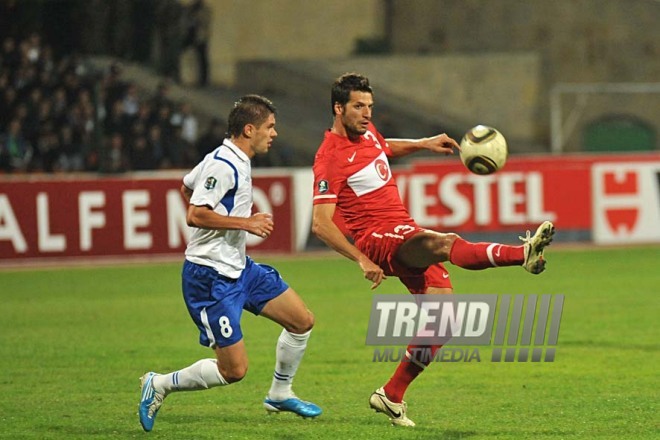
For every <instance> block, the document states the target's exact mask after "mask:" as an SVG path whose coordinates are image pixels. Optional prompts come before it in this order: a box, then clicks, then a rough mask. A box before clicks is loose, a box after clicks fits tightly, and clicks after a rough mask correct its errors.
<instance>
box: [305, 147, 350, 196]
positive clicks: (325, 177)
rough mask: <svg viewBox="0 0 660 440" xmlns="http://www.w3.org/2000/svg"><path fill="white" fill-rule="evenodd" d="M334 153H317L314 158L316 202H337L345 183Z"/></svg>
mask: <svg viewBox="0 0 660 440" xmlns="http://www.w3.org/2000/svg"><path fill="white" fill-rule="evenodd" d="M335 162H336V161H335V160H334V158H333V156H332V155H327V154H323V155H317V156H316V159H315V160H314V167H313V170H314V204H315V205H317V204H322V203H337V196H338V194H339V192H340V191H341V189H342V187H343V185H344V184H345V179H343V178H342V173H341V170H340V169H339V167H338V164H337V163H335Z"/></svg>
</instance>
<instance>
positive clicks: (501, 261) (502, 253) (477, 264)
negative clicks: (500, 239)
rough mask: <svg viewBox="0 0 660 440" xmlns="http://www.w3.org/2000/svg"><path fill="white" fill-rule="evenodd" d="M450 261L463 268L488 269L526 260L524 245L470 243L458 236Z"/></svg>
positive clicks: (514, 264) (518, 263)
mask: <svg viewBox="0 0 660 440" xmlns="http://www.w3.org/2000/svg"><path fill="white" fill-rule="evenodd" d="M449 261H450V262H451V263H452V264H455V265H456V266H458V267H462V268H463V269H472V270H479V269H487V268H489V267H495V266H520V265H521V264H523V262H524V261H525V250H524V247H523V246H508V245H504V244H499V243H470V242H469V241H465V240H463V239H462V238H457V239H456V241H454V245H453V246H452V248H451V251H450V253H449Z"/></svg>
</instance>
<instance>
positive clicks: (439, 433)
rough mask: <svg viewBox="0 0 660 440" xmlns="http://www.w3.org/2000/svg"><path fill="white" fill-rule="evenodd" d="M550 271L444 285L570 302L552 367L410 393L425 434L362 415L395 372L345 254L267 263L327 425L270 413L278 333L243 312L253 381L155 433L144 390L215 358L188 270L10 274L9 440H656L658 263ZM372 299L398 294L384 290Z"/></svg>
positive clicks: (654, 257) (472, 368)
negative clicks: (288, 308)
mask: <svg viewBox="0 0 660 440" xmlns="http://www.w3.org/2000/svg"><path fill="white" fill-rule="evenodd" d="M547 257H548V260H549V262H548V270H547V271H546V272H545V273H544V274H542V275H540V276H532V275H529V274H527V273H525V272H524V271H523V270H522V269H520V268H504V269H496V270H486V271H480V272H473V271H466V270H462V269H458V268H453V267H450V270H451V273H452V279H453V282H454V286H455V289H456V292H457V293H459V294H460V293H508V294H532V293H536V294H556V293H562V294H565V295H566V299H565V306H564V312H563V317H562V323H561V330H560V334H559V344H558V347H557V355H556V360H555V362H554V363H531V362H528V363H491V362H490V360H489V359H485V360H483V361H482V362H480V363H478V362H472V363H436V364H433V365H431V366H430V367H429V369H427V371H426V372H425V373H424V374H423V376H421V377H420V378H419V379H418V380H417V381H416V382H415V383H414V384H413V385H412V386H411V388H410V389H409V390H408V393H407V395H406V400H407V401H408V404H409V415H410V417H411V418H412V419H413V420H414V421H415V422H416V423H417V427H416V428H413V429H407V430H406V429H400V428H399V429H397V428H394V427H391V426H389V424H388V422H387V419H386V418H385V417H384V416H383V415H382V414H375V413H374V412H373V411H371V410H370V409H369V408H368V403H367V400H368V397H369V395H370V393H371V392H372V391H373V390H374V389H375V388H377V387H379V386H381V385H382V384H383V383H384V382H385V381H386V380H387V379H388V378H389V376H390V374H391V373H392V371H393V370H394V367H395V365H396V364H393V363H387V362H383V363H373V362H372V355H373V347H368V346H366V345H365V336H366V326H367V322H368V316H369V310H370V304H371V295H372V291H370V290H369V283H368V282H366V281H365V280H363V279H362V277H361V274H360V272H359V270H358V268H357V266H356V265H355V264H353V263H351V262H349V261H347V260H344V259H341V258H340V257H334V256H327V255H326V256H324V257H323V258H307V259H283V260H281V261H280V260H275V259H272V258H269V259H258V260H260V261H264V262H268V263H270V264H273V265H275V266H276V267H277V268H278V269H279V270H280V272H281V273H282V275H283V276H284V278H285V279H286V280H287V281H288V282H289V283H290V284H291V286H292V287H294V288H295V289H296V290H297V291H298V292H299V293H300V294H301V295H302V296H303V298H304V299H305V301H306V302H307V304H308V306H309V307H310V308H311V309H312V311H314V313H315V315H316V326H315V329H314V332H313V334H312V338H311V340H310V343H309V346H308V350H307V353H306V355H305V359H304V360H303V364H302V366H301V368H300V370H299V372H298V375H297V377H296V381H295V388H294V389H295V390H296V392H297V393H298V395H299V396H300V397H302V398H304V399H309V400H313V401H314V402H316V403H318V404H319V405H320V406H321V407H322V408H323V409H324V414H323V415H322V416H321V417H319V418H318V419H315V420H304V419H301V418H298V417H296V416H294V415H292V414H280V415H273V416H268V415H267V414H266V413H265V411H264V410H263V409H262V406H261V402H262V399H263V397H264V396H265V393H266V392H267V390H268V387H269V385H270V381H271V375H272V369H273V365H274V351H275V348H274V347H275V341H276V339H277V337H278V335H279V327H278V326H277V325H275V324H274V323H272V322H270V321H268V320H266V319H263V318H257V317H254V316H252V315H251V314H249V313H246V314H245V315H244V319H243V327H244V333H245V335H246V336H245V341H246V344H247V348H248V351H249V357H250V370H249V372H248V375H247V376H246V378H245V379H244V380H243V381H242V382H240V383H238V384H235V385H232V386H229V387H224V388H215V389H212V390H207V391H202V392H192V393H177V394H174V395H171V396H170V397H168V399H167V400H166V401H165V404H164V405H163V407H162V409H161V411H160V413H159V415H158V419H157V421H156V425H155V427H154V431H152V432H151V433H148V434H147V433H144V432H142V429H141V428H140V425H139V422H138V419H137V401H138V398H139V390H138V383H139V382H138V377H139V376H140V375H141V374H143V373H144V372H145V371H148V370H156V371H171V370H173V369H178V368H181V367H184V366H187V365H189V364H191V363H192V362H194V361H196V360H198V359H200V358H202V357H209V356H210V355H211V352H210V351H209V350H208V349H205V348H203V347H201V346H199V344H198V343H197V337H198V335H197V330H196V328H195V327H194V325H193V324H192V322H191V321H190V319H189V317H188V315H187V312H186V310H185V307H184V305H183V301H182V299H181V294H180V278H179V273H180V264H179V263H176V264H174V263H162V264H149V265H146V264H140V265H130V266H128V265H125V266H114V267H108V266H106V267H89V268H66V269H64V268H58V269H41V270H33V271H27V270H18V271H16V270H14V271H12V270H4V271H0V310H1V313H0V371H1V374H0V392H1V394H0V438H6V439H75V438H85V439H86V438H99V439H104V438H115V439H128V438H151V439H192V438H195V439H206V438H208V439H211V438H214V439H230V438H232V439H250V438H264V439H316V438H327V439H395V438H396V439H398V438H402V439H408V438H410V439H412V438H423V439H501V438H510V439H539V438H544V439H545V438H549V439H573V438H576V439H577V438H581V439H593V438H599V439H601V438H608V439H624V438H629V439H644V438H648V439H650V438H659V437H660V422H659V418H658V414H659V408H658V396H659V395H660V394H659V391H658V390H659V389H660V380H659V378H660V375H659V372H660V367H659V365H660V343H659V342H658V339H659V337H660V332H659V331H658V328H659V326H658V317H659V316H660V307H659V304H660V298H659V296H658V295H659V294H660V291H659V290H660V288H659V287H658V286H659V285H660V276H659V275H658V273H659V269H658V263H660V258H659V257H660V248H658V247H638V248H626V249H623V248H621V249H619V248H617V249H596V250H570V249H558V248H555V249H553V248H551V249H550V250H549V251H548V255H547ZM376 292H377V293H403V292H404V290H403V289H402V287H401V285H400V284H399V283H398V281H397V280H395V279H388V280H387V281H386V282H385V283H384V284H383V285H382V286H381V287H380V288H379V289H378V290H377V291H376Z"/></svg>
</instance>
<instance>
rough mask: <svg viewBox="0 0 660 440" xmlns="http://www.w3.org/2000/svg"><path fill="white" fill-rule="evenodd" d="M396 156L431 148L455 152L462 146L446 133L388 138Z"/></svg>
mask: <svg viewBox="0 0 660 440" xmlns="http://www.w3.org/2000/svg"><path fill="white" fill-rule="evenodd" d="M386 140H387V144H388V145H389V146H390V149H391V150H392V155H393V156H394V157H400V156H406V155H408V154H411V153H415V152H416V151H420V150H429V151H432V152H434V153H440V154H454V149H456V150H457V151H460V150H461V146H460V145H459V144H458V142H456V141H455V140H454V139H452V138H450V137H449V136H447V135H446V134H445V133H442V134H438V135H435V136H432V137H428V138H420V139H386Z"/></svg>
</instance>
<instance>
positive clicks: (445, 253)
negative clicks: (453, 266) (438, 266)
mask: <svg viewBox="0 0 660 440" xmlns="http://www.w3.org/2000/svg"><path fill="white" fill-rule="evenodd" d="M458 238H459V236H458V235H457V234H453V233H448V234H434V235H433V236H431V237H428V239H427V243H426V246H427V248H428V249H429V250H430V251H431V252H432V253H433V255H435V257H436V258H437V259H438V260H439V261H449V254H450V253H451V248H452V246H453V245H454V242H455V241H456V239H458Z"/></svg>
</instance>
